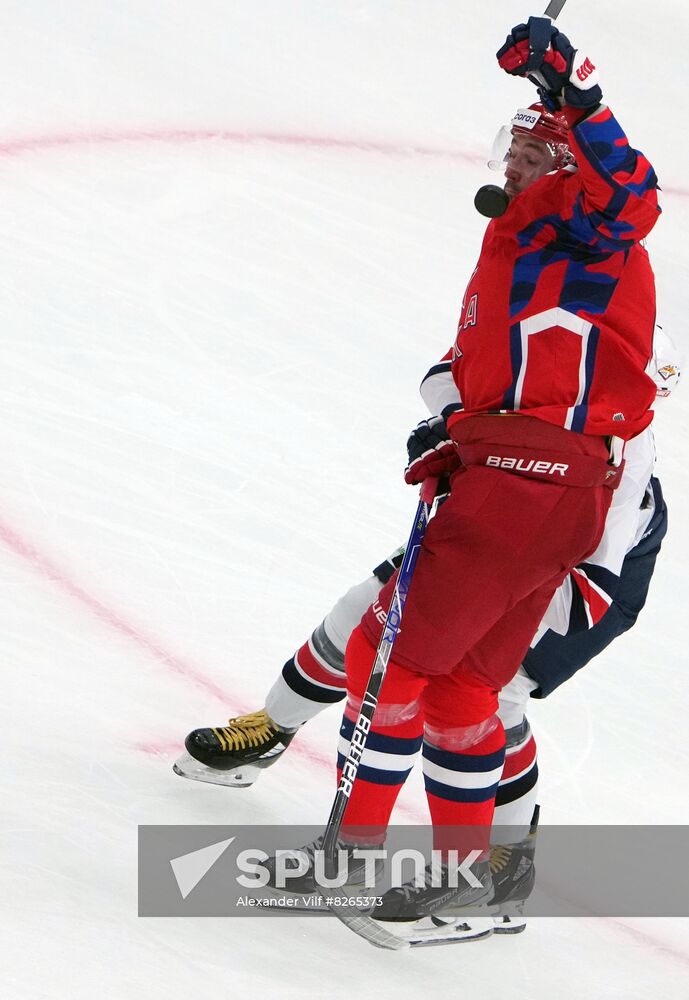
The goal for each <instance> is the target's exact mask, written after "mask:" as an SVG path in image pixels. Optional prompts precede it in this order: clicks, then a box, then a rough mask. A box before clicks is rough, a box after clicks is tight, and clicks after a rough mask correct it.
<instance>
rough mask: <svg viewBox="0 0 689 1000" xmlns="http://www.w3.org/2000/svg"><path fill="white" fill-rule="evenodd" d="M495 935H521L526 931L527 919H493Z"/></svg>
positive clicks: (505, 917) (506, 917)
mask: <svg viewBox="0 0 689 1000" xmlns="http://www.w3.org/2000/svg"><path fill="white" fill-rule="evenodd" d="M493 921H494V924H495V926H494V928H493V933H494V934H521V932H522V931H525V930H526V919H525V918H524V917H508V916H504V917H493Z"/></svg>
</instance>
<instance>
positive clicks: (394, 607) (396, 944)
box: [323, 478, 438, 950]
mask: <svg viewBox="0 0 689 1000" xmlns="http://www.w3.org/2000/svg"><path fill="white" fill-rule="evenodd" d="M437 486H438V480H437V479H435V478H431V479H427V480H426V481H425V482H424V484H423V486H422V487H421V496H420V499H419V505H418V507H417V508H416V514H415V516H414V523H413V526H412V530H411V534H410V535H409V541H408V542H407V547H406V549H405V552H404V560H403V562H402V565H401V566H400V570H399V573H398V576H397V582H396V584H395V589H394V591H393V594H392V599H391V601H390V608H389V610H388V614H387V618H386V619H385V626H384V628H383V634H382V635H381V637H380V642H379V643H378V649H377V650H376V656H375V659H374V661H373V666H372V668H371V674H370V676H369V679H368V684H367V685H366V691H365V693H364V698H363V701H362V704H361V709H360V711H359V717H358V718H357V720H356V725H355V726H354V731H353V733H352V739H351V742H350V744H349V753H348V755H347V759H346V761H345V762H344V765H343V767H342V776H341V778H340V784H339V786H338V789H337V793H336V794H335V800H334V802H333V805H332V809H331V810H330V816H329V817H328V823H327V825H326V828H325V833H324V836H323V852H324V856H325V861H326V865H327V866H328V868H334V866H335V851H336V848H337V838H338V836H339V833H340V828H341V827H342V819H343V817H344V814H345V809H346V808H347V803H348V802H349V797H350V795H351V794H352V788H353V786H354V781H355V779H356V775H357V771H358V770H359V764H360V763H361V756H362V754H363V752H364V748H365V746H366V739H367V736H368V733H369V730H370V728H371V722H372V720H373V714H374V712H375V710H376V706H377V704H378V696H379V694H380V689H381V686H382V684H383V680H384V678H385V673H386V671H387V667H388V663H389V661H390V655H391V653H392V648H393V646H394V644H395V640H396V639H397V636H398V634H399V629H400V622H401V620H402V611H403V609H404V605H405V602H406V600H407V594H408V593H409V585H410V584H411V580H412V575H413V573H414V567H415V565H416V559H417V556H418V554H419V550H420V548H421V543H422V541H423V537H424V535H425V533H426V527H427V525H428V521H429V518H430V513H431V508H432V506H433V501H434V500H435V492H436V489H437ZM331 910H332V912H333V913H334V914H335V915H336V916H337V917H338V918H339V919H340V920H341V921H342V923H344V924H346V925H347V927H349V928H350V929H351V930H353V931H354V933H355V934H358V935H359V936H360V937H364V938H366V940H367V941H370V943H371V944H373V945H375V946H376V947H378V948H387V949H390V950H399V949H402V948H408V947H409V943H408V942H407V941H404V940H402V939H401V938H398V937H397V936H396V935H394V934H390V933H389V931H386V930H385V928H383V927H381V926H380V925H379V924H377V923H376V921H375V920H372V919H371V918H370V917H369V916H367V915H366V914H364V913H361V911H360V910H356V909H354V908H353V907H331Z"/></svg>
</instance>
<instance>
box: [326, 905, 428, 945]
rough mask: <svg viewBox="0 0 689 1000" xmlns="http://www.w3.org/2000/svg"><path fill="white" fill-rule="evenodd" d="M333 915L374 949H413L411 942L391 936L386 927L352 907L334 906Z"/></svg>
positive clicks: (332, 908) (394, 935)
mask: <svg viewBox="0 0 689 1000" xmlns="http://www.w3.org/2000/svg"><path fill="white" fill-rule="evenodd" d="M331 913H334V914H335V916H336V917H337V919H338V920H341V921H342V923H343V924H344V925H345V926H346V927H349V929H350V931H354V933H355V934H358V936H359V937H361V938H364V939H365V940H366V941H368V943H369V944H372V945H373V947H374V948H384V949H385V950H386V951H406V949H407V948H409V947H411V945H410V943H409V941H405V940H404V938H400V937H397V935H396V934H391V933H390V931H387V930H386V929H385V928H384V927H381V925H380V924H379V923H378V922H377V921H375V920H372V919H371V917H369V916H367V915H366V914H365V913H362V912H361V910H357V909H355V908H354V907H352V906H333V907H331Z"/></svg>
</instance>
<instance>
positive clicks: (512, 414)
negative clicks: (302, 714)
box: [342, 19, 659, 922]
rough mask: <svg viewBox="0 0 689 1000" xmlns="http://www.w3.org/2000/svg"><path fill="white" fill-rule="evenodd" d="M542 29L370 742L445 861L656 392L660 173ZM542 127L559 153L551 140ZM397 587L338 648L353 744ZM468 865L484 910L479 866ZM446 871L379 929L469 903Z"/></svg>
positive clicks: (389, 910)
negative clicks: (445, 491) (433, 508)
mask: <svg viewBox="0 0 689 1000" xmlns="http://www.w3.org/2000/svg"><path fill="white" fill-rule="evenodd" d="M539 22H540V23H539ZM543 29H544V25H543V19H531V20H530V22H529V25H528V26H527V25H520V26H518V27H517V28H515V29H514V30H513V32H512V33H511V34H510V36H509V37H508V40H507V42H506V44H505V46H503V48H502V49H501V50H500V52H499V53H498V58H499V61H500V65H501V66H502V67H503V68H504V69H505V70H506V71H507V72H510V73H513V74H515V75H520V76H527V75H531V74H533V73H538V74H539V81H540V80H542V79H543V78H545V80H546V83H547V87H546V89H545V90H544V91H543V93H542V95H541V96H542V99H543V100H544V101H545V102H546V103H549V104H551V106H556V107H557V108H558V110H556V111H555V112H553V113H550V112H547V111H546V110H545V109H543V108H534V109H533V114H532V117H531V120H530V121H527V122H525V123H524V124H523V126H522V125H515V127H514V129H513V138H512V144H511V148H510V151H509V158H508V165H507V174H506V185H505V191H506V193H507V195H508V196H509V198H510V202H509V206H508V209H507V211H506V212H505V214H504V215H503V216H502V217H501V218H499V219H495V220H494V221H493V222H491V223H490V225H489V226H488V229H487V232H486V236H485V239H484V243H483V247H482V250H481V255H480V258H479V263H478V265H477V268H476V270H475V271H474V274H473V275H472V278H471V280H470V283H469V287H468V289H467V293H466V296H465V299H464V305H463V309H462V314H461V316H460V321H459V326H458V333H457V338H456V340H455V343H454V345H453V347H452V351H451V354H450V356H449V357H448V358H447V360H446V361H445V362H443V363H442V365H441V370H440V371H439V372H438V374H439V375H442V376H449V377H447V378H446V384H447V386H448V388H449V390H450V392H449V396H448V402H447V404H446V405H445V406H443V413H442V415H443V417H444V418H445V419H446V423H447V428H448V432H449V439H446V440H445V439H444V440H443V441H442V442H441V443H440V444H439V445H438V447H435V448H433V449H432V454H431V455H428V453H427V452H423V451H422V452H421V453H420V454H419V456H418V459H417V460H416V461H414V462H413V463H412V464H411V465H410V468H409V470H408V474H407V481H409V482H418V481H421V480H422V479H423V478H425V476H426V475H427V474H428V473H429V471H430V469H431V460H432V464H433V471H437V466H438V464H440V466H441V470H442V472H443V473H444V474H445V475H448V476H450V477H451V487H452V488H451V492H450V496H449V498H448V500H447V501H446V502H445V504H444V505H443V506H442V507H441V509H440V510H439V512H438V514H437V515H436V517H435V518H434V519H433V520H432V521H431V523H430V525H429V528H428V531H427V534H426V540H425V542H424V546H423V548H422V551H421V554H420V556H419V560H418V563H417V568H416V573H415V577H414V580H413V583H412V586H411V590H410V593H409V598H408V601H407V605H406V608H405V614H404V626H403V629H402V631H401V633H400V635H399V638H398V640H397V643H396V645H395V648H394V652H393V655H392V659H391V662H390V665H389V668H388V673H387V675H386V679H385V682H384V684H383V688H382V691H381V696H380V700H379V708H378V712H377V714H376V717H375V719H374V722H373V725H372V728H371V733H370V736H369V743H370V745H372V746H373V748H374V749H375V751H376V756H377V758H378V760H379V761H384V760H385V758H386V755H389V759H390V760H393V758H395V759H397V760H399V759H400V758H404V757H405V756H406V755H408V754H409V753H410V752H411V748H412V747H418V744H419V742H420V741H421V742H422V745H423V757H424V773H425V780H426V791H427V796H428V802H429V807H430V811H431V817H432V821H433V826H434V832H435V846H436V847H437V848H439V849H440V850H441V851H443V852H446V851H447V850H448V849H450V848H451V847H452V846H453V843H455V842H453V841H452V839H451V838H448V837H446V836H444V831H447V830H450V829H453V828H456V827H461V826H474V827H475V826H481V827H483V828H484V829H485V830H486V833H487V831H488V829H489V826H490V823H491V820H492V816H493V809H494V802H495V790H496V787H497V783H498V780H499V777H500V774H501V773H502V767H503V762H504V754H505V735H504V728H503V725H502V722H501V721H500V719H499V717H498V715H497V711H496V710H497V704H498V692H499V690H500V689H501V688H502V687H503V686H504V685H505V684H507V683H508V682H509V681H510V679H511V678H512V677H513V676H514V674H515V673H516V671H517V669H518V667H519V664H520V663H521V661H522V659H523V658H524V656H525V654H526V652H527V650H528V648H529V645H530V642H531V640H532V637H533V635H534V633H535V632H536V629H537V626H538V624H539V622H540V620H541V619H542V617H543V615H544V613H545V611H546V609H547V607H548V605H549V603H550V601H551V598H552V597H553V594H554V593H555V591H556V590H557V588H558V587H559V586H560V584H561V583H562V582H563V581H564V580H565V578H566V577H567V575H568V574H569V572H570V571H571V570H572V569H573V567H574V566H576V565H577V564H579V563H581V562H583V561H585V560H586V559H587V557H588V556H589V555H590V554H591V553H593V551H594V550H595V549H596V547H597V544H598V542H599V539H600V536H601V533H602V530H603V525H604V522H605V516H606V512H607V509H608V507H609V505H610V501H611V497H612V490H613V489H615V488H616V487H617V486H618V484H619V482H620V479H621V475H622V469H623V451H624V442H625V441H627V440H629V439H632V438H634V437H635V436H636V435H638V434H639V433H640V432H641V431H643V430H644V428H646V427H647V426H648V424H649V423H650V421H651V419H652V412H651V404H652V401H653V399H654V396H655V385H654V383H653V382H652V380H651V379H650V378H649V377H648V376H647V375H646V374H645V368H646V364H647V362H648V360H649V358H650V356H651V353H652V335H653V323H654V311H655V305H654V290H653V276H652V272H651V269H650V265H649V262H648V258H647V255H646V252H645V250H644V249H643V248H642V247H641V246H640V240H641V239H642V238H643V237H644V236H645V235H646V234H647V233H648V232H649V231H650V229H651V228H652V226H653V225H654V223H655V220H656V218H657V216H658V212H659V208H658V202H657V181H656V178H655V174H654V172H653V170H652V168H651V167H650V164H649V163H648V161H647V160H646V159H645V157H644V156H643V155H642V154H641V153H638V152H636V151H635V150H633V149H632V148H631V147H630V146H629V144H628V142H627V139H626V136H625V135H624V133H623V132H622V130H621V128H620V126H619V125H618V123H617V122H616V120H615V119H614V117H613V116H612V114H611V112H610V111H609V110H608V109H607V108H605V107H603V106H602V105H601V103H600V102H601V97H602V95H601V92H600V88H599V86H598V83H597V74H596V73H595V71H594V70H592V69H590V68H589V67H590V63H589V64H587V69H586V72H585V73H583V72H580V70H581V67H582V65H584V60H583V59H582V58H581V57H580V55H579V54H578V53H577V52H576V50H574V49H573V48H572V46H571V45H570V43H569V41H568V40H567V39H566V38H565V37H564V36H563V35H561V34H560V33H559V32H558V31H557V29H555V28H554V27H552V25H550V22H548V23H547V32H548V39H547V45H542V46H540V47H538V48H536V47H534V46H533V45H531V44H530V41H531V40H532V39H533V38H534V37H535V35H536V34H537V33H540V34H542V32H543ZM548 127H550V128H551V131H557V133H558V140H561V141H557V142H556V141H554V139H553V138H552V137H549V138H545V136H544V134H543V133H544V132H545V131H546V129H547V128H548ZM565 140H566V141H565ZM538 142H540V143H542V144H543V147H544V148H542V147H539V146H538V145H537V143H538ZM536 150H538V151H539V152H540V153H541V155H540V157H536V155H535V153H536ZM567 153H570V154H571V156H573V157H574V159H576V162H577V165H578V169H574V167H573V165H572V164H571V163H568V162H566V161H567V159H568V158H569V157H568V156H567ZM391 590H392V581H391V582H389V583H388V584H387V585H386V587H385V588H383V591H382V594H381V597H380V601H379V602H375V603H374V604H373V605H372V606H371V608H369V610H368V611H367V613H366V614H365V615H364V617H363V620H362V623H361V625H360V626H359V627H358V628H357V629H355V630H354V632H353V633H352V636H351V638H350V640H349V643H348V645H347V651H346V674H347V696H348V700H347V708H346V710H345V717H344V721H343V727H342V734H343V736H344V737H345V739H346V738H347V736H348V735H349V734H351V731H352V728H353V723H354V719H355V718H356V715H357V711H358V707H359V705H360V703H361V698H362V696H363V691H364V688H365V685H366V681H367V679H368V674H369V672H370V668H371V664H372V662H373V658H374V653H375V647H376V645H377V642H378V640H379V637H380V633H381V628H382V623H381V619H382V609H383V608H385V607H386V606H387V604H388V602H389V597H390V593H391ZM379 770H380V772H381V775H376V774H371V775H368V776H366V777H364V776H363V775H361V776H360V778H359V779H358V780H357V782H356V783H355V786H354V790H353V792H352V796H351V799H350V801H349V806H348V809H347V813H346V816H345V825H344V827H343V836H344V838H345V840H348V839H349V841H350V842H355V841H356V839H357V836H356V833H355V832H354V831H355V830H357V831H358V830H359V829H360V828H362V827H368V834H367V835H366V836H365V837H364V840H365V842H369V843H373V842H375V841H376V839H378V840H379V839H380V837H381V836H382V835H384V830H385V828H386V826H387V823H388V820H389V817H390V813H391V811H392V808H393V806H394V802H395V799H396V797H397V794H398V792H399V789H400V787H401V783H402V781H403V780H404V777H406V771H399V770H395V769H394V768H392V767H391V768H386V767H385V766H384V765H383V766H381V767H380V768H379ZM453 835H454V834H453ZM482 846H487V836H486V838H485V841H484V844H483V845H482ZM475 867H476V870H475V875H476V877H477V878H478V879H479V881H480V882H481V883H482V885H483V887H484V892H485V895H486V897H487V896H488V894H489V891H490V874H489V871H488V865H487V861H486V860H483V859H482V860H479V861H478V862H477V864H476V866H475ZM446 874H447V884H446V885H444V886H441V887H436V886H430V885H424V886H412V887H409V886H408V887H405V891H404V892H402V891H396V890H391V892H390V893H388V894H386V896H385V897H384V905H383V906H382V907H381V908H379V909H378V910H377V911H376V913H375V916H376V918H377V919H382V920H388V921H401V922H413V921H416V920H417V919H419V918H423V917H424V916H425V915H427V914H431V913H433V912H434V911H435V910H438V909H439V908H441V909H442V912H443V913H445V912H447V911H451V910H452V909H453V908H461V906H462V905H463V904H464V902H465V901H466V894H465V893H464V892H463V890H462V889H461V888H460V889H457V890H456V891H455V892H454V895H453V898H452V899H451V900H449V901H448V885H449V884H450V882H451V875H452V873H451V872H449V871H448V872H447V873H446ZM473 896H474V897H475V896H476V892H475V891H473Z"/></svg>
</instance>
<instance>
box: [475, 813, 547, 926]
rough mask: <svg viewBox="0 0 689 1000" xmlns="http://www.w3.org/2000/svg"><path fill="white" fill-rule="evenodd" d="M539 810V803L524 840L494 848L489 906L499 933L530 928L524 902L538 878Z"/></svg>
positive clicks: (492, 850) (491, 859) (491, 860)
mask: <svg viewBox="0 0 689 1000" xmlns="http://www.w3.org/2000/svg"><path fill="white" fill-rule="evenodd" d="M538 814H539V806H536V808H535V809H534V814H533V818H532V820H531V827H530V829H529V833H528V836H527V837H526V838H525V839H524V840H522V841H521V842H520V843H518V844H510V845H509V846H505V847H497V846H496V847H492V848H491V851H490V871H491V875H492V878H493V897H492V899H491V900H490V901H489V906H488V908H489V910H490V912H491V913H492V914H493V918H494V922H495V927H494V933H495V934H519V933H521V931H523V930H524V929H525V928H526V918H525V917H524V915H523V913H524V904H525V902H526V900H527V899H528V897H529V896H530V895H531V892H532V890H533V887H534V882H535V881H536V867H535V864H534V855H535V853H536V833H537V831H538Z"/></svg>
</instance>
